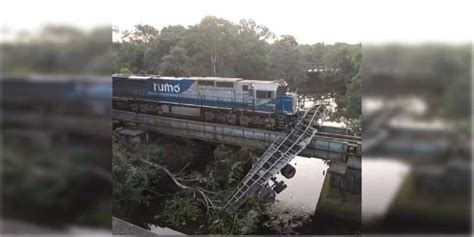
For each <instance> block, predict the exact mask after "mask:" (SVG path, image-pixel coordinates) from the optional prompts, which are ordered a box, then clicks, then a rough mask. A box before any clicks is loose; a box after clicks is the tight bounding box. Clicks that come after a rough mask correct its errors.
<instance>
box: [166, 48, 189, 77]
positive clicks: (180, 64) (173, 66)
mask: <svg viewBox="0 0 474 237" xmlns="http://www.w3.org/2000/svg"><path fill="white" fill-rule="evenodd" d="M160 74H162V75H167V76H177V77H178V76H189V75H190V74H191V70H190V58H189V57H188V56H187V55H186V50H185V49H183V48H181V47H178V46H175V47H173V48H172V49H171V52H170V54H169V55H166V56H164V57H163V59H162V62H161V65H160Z"/></svg>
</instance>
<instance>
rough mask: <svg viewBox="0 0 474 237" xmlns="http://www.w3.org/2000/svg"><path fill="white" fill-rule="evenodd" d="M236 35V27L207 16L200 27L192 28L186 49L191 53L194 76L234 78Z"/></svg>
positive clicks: (222, 20) (189, 31)
mask: <svg viewBox="0 0 474 237" xmlns="http://www.w3.org/2000/svg"><path fill="white" fill-rule="evenodd" d="M236 34H237V27H236V26H235V25H233V24H232V23H231V22H229V21H227V20H224V19H221V18H217V17H213V16H207V17H205V18H204V19H203V20H202V21H201V22H200V23H199V24H198V25H196V26H192V27H190V29H189V30H188V32H187V35H186V36H187V37H186V39H185V44H184V47H185V48H186V49H187V50H188V52H189V53H190V57H191V59H192V63H193V74H196V75H199V74H204V75H211V76H233V75H234V72H233V70H232V62H233V60H234V57H233V54H234V51H235V35H236ZM202 68H205V70H203V69H202ZM194 69H196V70H194ZM195 72H197V73H195Z"/></svg>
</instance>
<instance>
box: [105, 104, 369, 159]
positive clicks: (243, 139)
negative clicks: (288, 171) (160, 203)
mask: <svg viewBox="0 0 474 237" xmlns="http://www.w3.org/2000/svg"><path fill="white" fill-rule="evenodd" d="M112 117H113V119H114V120H117V121H121V122H125V123H133V125H134V126H135V127H136V128H137V129H141V130H145V131H154V132H159V133H163V134H169V135H175V136H181V137H187V138H193V139H200V140H205V141H209V142H215V143H224V144H230V145H236V146H246V147H251V148H255V149H261V150H265V149H266V148H267V147H268V146H269V145H270V144H271V143H272V142H273V141H274V140H275V139H276V138H277V137H282V136H285V133H284V132H277V131H269V130H263V129H255V128H246V127H240V126H233V125H226V124H217V123H207V122H200V121H194V120H187V119H179V118H170V117H162V116H156V115H147V114H136V113H133V112H127V111H119V110H113V111H112ZM360 151H361V142H360V138H359V137H353V136H348V135H343V134H329V133H316V136H315V137H314V138H313V140H312V141H311V142H310V144H308V146H307V147H306V149H305V150H303V151H302V152H301V154H300V155H301V156H306V157H313V158H319V159H325V160H333V161H342V162H344V163H346V161H347V160H348V158H350V157H353V156H357V157H360Z"/></svg>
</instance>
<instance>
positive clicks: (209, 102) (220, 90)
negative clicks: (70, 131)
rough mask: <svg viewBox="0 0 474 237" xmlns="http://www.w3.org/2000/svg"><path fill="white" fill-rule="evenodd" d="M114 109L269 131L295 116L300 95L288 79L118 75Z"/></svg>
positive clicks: (289, 123) (291, 121)
mask: <svg viewBox="0 0 474 237" xmlns="http://www.w3.org/2000/svg"><path fill="white" fill-rule="evenodd" d="M112 79H113V81H112V85H113V91H112V94H113V104H112V106H113V109H115V110H125V111H133V112H136V113H146V114H156V115H161V116H170V117H180V118H189V119H195V120H201V121H206V122H216V123H225V124H231V125H239V126H245V127H255V128H264V129H270V130H286V129H288V128H289V127H291V126H292V125H293V124H294V123H295V120H296V117H297V113H298V105H297V98H298V97H297V95H296V94H294V93H288V92H287V84H286V82H285V81H283V80H278V81H261V80H246V79H241V78H223V77H162V76H158V75H124V74H114V75H113V76H112Z"/></svg>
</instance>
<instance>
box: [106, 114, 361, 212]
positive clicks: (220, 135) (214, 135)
mask: <svg viewBox="0 0 474 237" xmlns="http://www.w3.org/2000/svg"><path fill="white" fill-rule="evenodd" d="M112 118H113V120H114V121H115V122H120V123H121V124H122V127H123V130H121V131H118V133H119V134H120V133H127V134H124V135H130V134H134V133H133V132H132V133H130V131H141V132H157V133H162V134H167V135H173V136H180V137H185V138H192V139H198V140H203V141H206V142H211V143H217V144H228V145H235V146H244V147H249V148H253V149H256V150H262V151H264V150H265V149H267V147H269V146H270V145H271V144H272V142H274V141H275V140H276V139H277V138H278V137H284V136H285V135H286V133H285V132H277V131H269V130H264V129H255V128H247V127H240V126H235V125H227V124H218V123H208V122H201V121H194V120H187V119H181V118H172V117H163V116H157V115H148V114H140V113H134V112H128V111H120V110H113V111H112ZM135 134H138V133H135ZM361 143H362V141H361V138H360V137H357V136H352V135H350V134H348V131H347V130H346V129H341V128H335V127H330V126H324V125H323V126H322V127H321V128H320V129H319V130H318V132H317V133H316V134H315V136H314V137H313V139H312V140H311V142H310V143H309V144H308V145H307V146H306V148H305V149H304V150H303V151H302V152H301V153H300V154H299V156H303V157H308V158H317V159H323V160H327V161H329V169H328V172H327V174H326V178H325V181H324V185H323V190H322V192H321V195H320V200H319V202H318V206H317V207H316V209H317V212H316V213H321V214H324V215H333V216H337V217H338V218H344V219H351V220H356V221H360V202H361V199H360V197H361V196H360V195H361ZM342 204H343V205H342ZM342 206H343V208H342Z"/></svg>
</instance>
